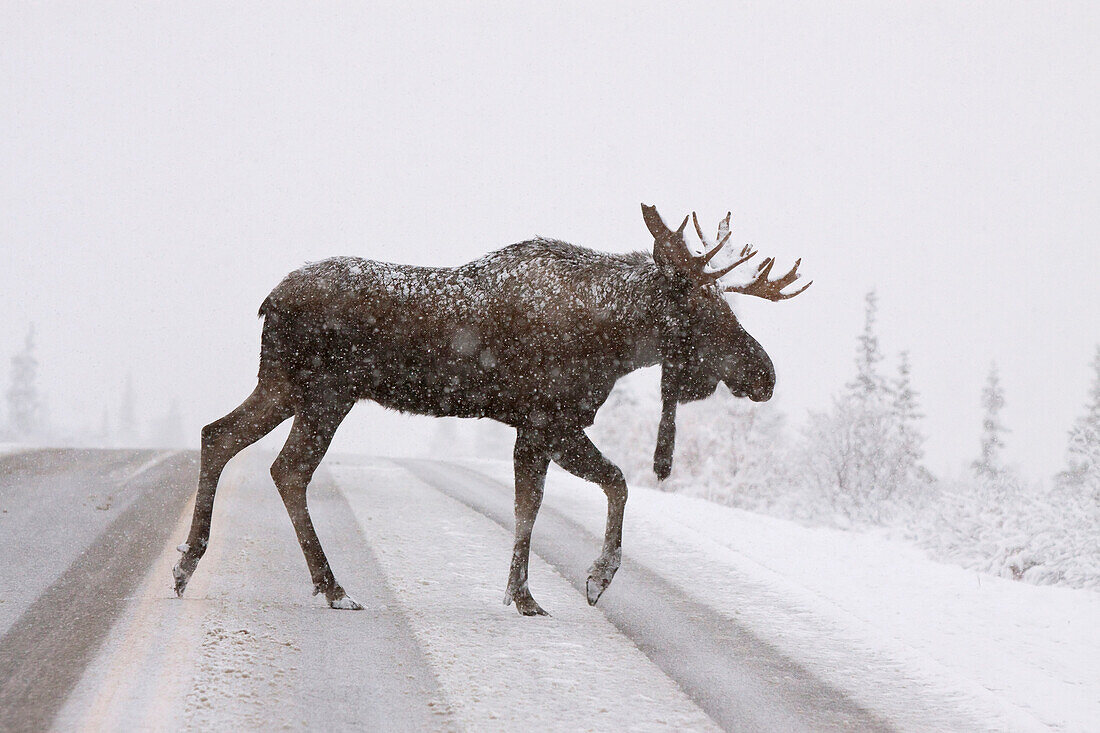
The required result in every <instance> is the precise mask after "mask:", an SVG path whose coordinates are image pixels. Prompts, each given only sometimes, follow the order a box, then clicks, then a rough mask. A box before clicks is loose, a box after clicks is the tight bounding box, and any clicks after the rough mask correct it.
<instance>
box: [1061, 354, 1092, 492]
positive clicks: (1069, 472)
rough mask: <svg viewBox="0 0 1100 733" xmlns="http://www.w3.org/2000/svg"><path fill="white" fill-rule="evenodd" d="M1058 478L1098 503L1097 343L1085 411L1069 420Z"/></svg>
mask: <svg viewBox="0 0 1100 733" xmlns="http://www.w3.org/2000/svg"><path fill="white" fill-rule="evenodd" d="M1060 478H1061V481H1062V482H1063V483H1065V484H1068V485H1071V486H1076V487H1081V488H1083V489H1085V490H1086V493H1087V494H1091V498H1092V499H1093V500H1094V501H1095V502H1097V503H1100V346H1098V347H1097V349H1096V356H1095V357H1093V360H1092V387H1091V389H1090V390H1089V396H1088V402H1087V403H1086V404H1085V411H1084V414H1082V415H1081V416H1080V417H1078V418H1077V420H1076V421H1074V423H1073V427H1072V428H1070V431H1069V441H1068V444H1067V446H1066V470H1065V471H1063V472H1062V475H1061V477H1060Z"/></svg>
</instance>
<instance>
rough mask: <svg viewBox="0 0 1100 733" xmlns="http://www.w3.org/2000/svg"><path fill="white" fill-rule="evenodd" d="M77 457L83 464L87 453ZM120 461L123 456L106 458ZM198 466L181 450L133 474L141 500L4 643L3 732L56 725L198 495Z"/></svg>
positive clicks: (0, 647) (0, 654)
mask: <svg viewBox="0 0 1100 733" xmlns="http://www.w3.org/2000/svg"><path fill="white" fill-rule="evenodd" d="M73 453H74V456H75V457H77V458H78V459H79V460H78V463H80V464H81V465H83V464H84V463H85V459H86V458H87V455H86V454H87V452H85V451H74V452H73ZM51 456H52V458H53V459H54V460H64V459H65V455H64V453H63V452H56V451H51ZM24 457H25V456H20V458H24ZM31 457H33V456H31ZM118 460H119V456H118V454H117V452H108V453H105V454H104V455H103V456H102V458H101V461H106V462H117V461H118ZM29 465H31V464H28V466H29ZM39 465H41V463H39ZM196 468H197V463H196V461H195V457H194V455H193V454H186V453H175V454H168V455H166V456H165V459H164V460H163V462H161V463H159V464H157V465H155V466H151V467H148V468H147V469H146V470H144V471H142V472H139V473H137V474H136V475H132V476H131V477H130V478H129V479H128V480H127V481H129V482H133V483H136V486H131V487H130V490H136V491H138V492H140V493H139V494H138V496H136V497H135V498H134V499H133V501H132V502H131V503H130V505H129V506H128V507H127V508H126V510H125V511H123V512H122V513H121V514H120V515H119V516H117V517H116V518H115V519H114V521H112V522H111V523H110V524H109V525H108V526H107V528H106V529H105V530H104V531H103V532H102V533H100V534H99V535H98V536H97V537H96V538H95V540H94V541H93V542H92V543H91V544H90V545H89V546H88V547H87V548H86V549H85V551H84V552H83V554H81V555H80V557H79V558H78V559H77V560H76V561H75V562H73V563H72V564H71V565H70V566H69V567H68V569H67V570H66V571H65V572H64V573H62V574H61V576H60V577H59V578H57V580H55V581H54V582H53V583H52V584H51V585H50V586H49V587H47V588H46V589H45V591H43V592H42V593H41V594H40V595H39V596H38V598H37V599H36V600H35V601H34V602H33V603H32V604H31V605H30V607H28V608H27V609H26V610H25V611H24V612H23V614H22V615H21V616H20V617H19V618H18V619H17V620H16V621H15V623H14V624H12V626H11V627H10V628H9V629H8V631H7V633H5V634H4V636H3V637H2V638H0V729H2V730H11V731H22V730H44V729H45V728H47V727H48V726H49V724H50V721H51V720H52V719H53V716H54V715H55V714H56V712H57V711H58V710H59V709H60V707H61V706H62V705H63V704H64V702H65V699H66V696H67V695H68V693H69V691H70V690H71V689H72V688H73V686H74V685H75V684H76V682H77V681H78V680H79V679H80V676H81V674H82V672H83V670H84V667H85V665H86V664H87V663H88V662H89V661H90V660H91V659H92V658H93V656H94V655H95V653H96V651H97V649H98V648H99V646H100V644H101V642H102V641H103V639H104V638H105V637H106V635H107V633H108V632H109V631H110V629H111V626H112V624H113V623H114V620H115V618H116V617H117V616H118V614H119V612H120V611H121V610H122V609H123V608H124V607H125V606H126V603H127V600H128V596H129V595H130V594H131V593H132V592H133V590H134V588H135V587H136V586H137V584H138V583H139V582H140V580H141V579H142V577H143V576H144V574H145V571H146V569H147V568H148V566H149V565H150V564H151V563H152V562H153V560H154V559H155V558H156V557H157V556H158V555H159V553H160V551H161V548H162V547H163V545H164V543H165V542H166V541H167V540H168V533H169V532H170V531H171V530H172V528H173V527H174V525H175V522H174V521H168V522H166V521H164V519H165V517H169V518H172V519H174V518H175V517H176V516H177V515H178V514H179V511H180V510H181V508H182V507H183V505H184V504H185V503H186V501H187V500H188V498H189V497H190V495H191V493H192V492H193V487H194V485H195V478H196V476H197V473H196ZM21 470H22V469H21ZM26 470H30V469H29V468H28V469H26ZM124 483H126V481H124Z"/></svg>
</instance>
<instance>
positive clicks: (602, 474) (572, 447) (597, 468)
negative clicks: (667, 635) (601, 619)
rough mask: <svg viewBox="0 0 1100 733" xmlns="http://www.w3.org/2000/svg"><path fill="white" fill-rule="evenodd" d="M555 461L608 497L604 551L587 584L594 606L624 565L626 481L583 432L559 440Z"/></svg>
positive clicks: (591, 568)
mask: <svg viewBox="0 0 1100 733" xmlns="http://www.w3.org/2000/svg"><path fill="white" fill-rule="evenodd" d="M553 458H554V462H555V463H557V464H558V465H559V466H561V467H562V468H564V469H565V470H566V471H568V472H569V473H571V474H573V475H575V476H578V477H580V478H583V479H585V480H586V481H591V482H593V483H595V484H598V485H599V486H600V488H602V489H603V491H604V494H606V495H607V529H606V530H605V532H604V540H603V551H602V552H601V553H600V556H599V557H598V558H596V561H595V562H593V563H592V567H590V568H589V569H588V581H587V583H586V584H585V591H586V595H587V596H588V603H589V605H592V606H594V605H596V601H598V600H600V596H601V595H603V592H604V591H605V590H607V586H609V585H611V579H612V578H614V577H615V573H616V571H618V569H619V565H620V563H621V562H622V557H623V550H622V545H623V512H624V511H625V510H626V497H627V488H626V479H624V478H623V472H622V471H620V470H619V467H618V466H616V465H615V464H614V463H612V462H611V461H609V460H607V458H605V457H604V455H603V454H602V453H600V451H599V449H598V448H596V446H595V445H593V444H592V441H591V440H589V439H588V436H587V435H585V434H584V432H583V431H581V430H578V431H577V432H576V433H574V434H571V435H569V436H566V437H565V438H564V439H562V440H561V441H559V442H558V444H557V445H556V446H555V451H554V453H553Z"/></svg>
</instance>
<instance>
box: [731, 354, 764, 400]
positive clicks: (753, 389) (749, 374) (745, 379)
mask: <svg viewBox="0 0 1100 733" xmlns="http://www.w3.org/2000/svg"><path fill="white" fill-rule="evenodd" d="M754 351H755V353H750V354H749V355H741V356H740V358H734V359H733V360H732V363H730V367H731V368H730V369H728V370H727V371H726V377H725V378H724V379H723V380H722V381H723V382H725V383H726V386H727V387H729V390H730V392H732V393H733V394H734V395H736V396H738V397H748V398H749V399H750V400H752V401H753V402H767V401H768V400H770V399H771V398H772V393H773V392H775V367H774V366H773V365H772V360H771V359H770V358H769V357H768V355H767V353H766V352H765V351H764V349H762V348H760V347H759V346H757V349H756V350H754Z"/></svg>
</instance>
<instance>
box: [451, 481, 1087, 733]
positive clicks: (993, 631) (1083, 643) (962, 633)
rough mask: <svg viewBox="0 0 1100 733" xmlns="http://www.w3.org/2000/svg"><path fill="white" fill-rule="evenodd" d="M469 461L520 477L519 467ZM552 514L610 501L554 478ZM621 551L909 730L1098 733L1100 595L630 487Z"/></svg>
mask: <svg viewBox="0 0 1100 733" xmlns="http://www.w3.org/2000/svg"><path fill="white" fill-rule="evenodd" d="M466 465H469V466H470V467H472V468H475V469H477V470H481V471H483V472H485V473H487V474H491V475H493V476H494V477H495V478H497V479H498V480H499V481H501V483H504V484H510V483H511V467H510V466H509V465H508V464H506V463H499V462H493V463H489V462H468V463H467V464H466ZM544 507H547V508H550V509H555V510H558V511H561V512H562V513H564V514H565V515H566V516H568V517H569V518H571V519H573V520H574V521H576V522H578V523H580V524H582V525H583V526H585V527H586V528H587V529H589V530H590V531H592V532H593V533H596V534H600V533H602V530H603V518H604V510H605V502H604V498H603V495H602V494H601V492H600V491H599V489H597V488H596V487H594V486H593V485H591V484H588V483H586V482H584V481H581V480H579V479H576V478H574V477H572V476H569V475H567V474H564V473H563V472H561V471H557V470H556V469H555V470H552V471H551V475H550V477H549V478H548V481H547V492H546V499H545V501H544ZM535 534H536V537H537V534H538V525H536V528H535ZM624 558H625V559H624V563H625V562H639V563H641V564H644V565H646V566H647V567H650V568H651V569H653V570H655V571H657V572H659V573H660V574H661V575H663V576H665V577H666V578H668V579H669V580H670V581H672V582H674V583H676V584H677V585H678V586H680V587H681V588H682V589H683V590H684V591H685V592H686V593H689V594H691V595H692V596H693V597H694V598H696V599H697V600H698V601H699V602H701V603H705V604H707V605H710V606H711V607H713V608H715V609H716V610H719V611H722V612H723V613H726V614H728V615H730V617H731V618H736V619H737V620H738V621H739V622H741V623H745V624H747V625H749V627H750V628H752V629H754V631H755V632H756V633H758V634H759V635H760V636H761V638H763V639H765V640H767V641H769V642H772V643H774V644H775V645H776V646H777V647H778V648H780V649H781V650H783V651H785V652H787V653H788V654H789V655H790V656H791V657H792V658H794V659H798V660H800V662H802V663H803V664H805V665H806V666H807V667H808V668H810V669H811V670H812V671H814V672H815V673H816V674H819V675H820V676H821V677H822V678H824V679H826V680H827V681H828V682H830V683H832V684H834V685H836V686H837V687H839V688H841V689H843V690H845V691H847V692H848V693H849V694H850V695H852V697H853V698H855V699H856V700H857V701H859V702H860V703H862V704H864V705H866V706H867V707H869V708H871V709H874V710H877V711H880V712H882V713H883V714H884V715H885V716H886V717H888V718H889V719H891V720H893V721H895V722H897V723H898V724H899V725H901V726H902V727H903V728H907V729H914V728H916V729H919V728H929V727H932V728H953V729H959V728H966V729H978V728H981V727H986V728H988V729H1012V730H1031V729H1043V728H1046V727H1052V728H1058V729H1066V730H1096V729H1097V728H1098V727H1100V594H1097V593H1094V592H1091V591H1085V590H1073V589H1067V588H1057V587H1043V586H1032V585H1028V584H1024V583H1018V582H1013V581H1010V580H1005V579H1002V578H997V577H992V576H988V575H982V574H978V573H975V572H972V571H967V570H963V569H960V568H956V567H952V566H948V565H943V564H940V563H936V562H933V561H930V560H929V559H927V557H926V556H925V555H924V553H923V552H921V551H920V550H919V549H917V548H914V547H913V546H911V545H908V544H906V543H904V542H900V541H897V540H890V539H887V538H885V537H882V536H880V535H875V534H863V533H858V532H846V531H839V530H833V529H823V528H816V529H810V528H806V527H803V526H801V525H798V524H795V523H793V522H788V521H784V520H780V519H776V518H773V517H766V516H761V515H757V514H753V513H750V512H746V511H742V510H738V509H732V508H728V507H723V506H719V505H716V504H713V503H710V502H707V501H704V500H701V499H694V498H691V497H687V496H683V495H679V494H667V493H662V492H658V491H653V490H648V489H634V488H632V492H631V499H630V502H629V504H628V506H627V519H626V525H625V537H624ZM614 589H615V585H614V584H612V586H611V589H609V591H608V593H612V592H614Z"/></svg>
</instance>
